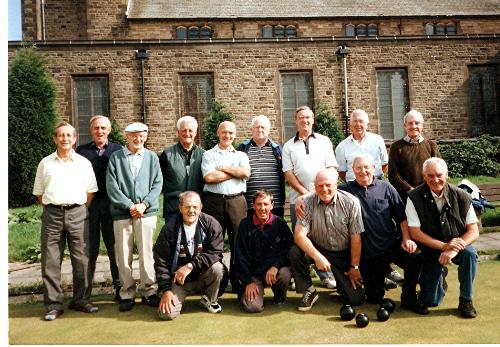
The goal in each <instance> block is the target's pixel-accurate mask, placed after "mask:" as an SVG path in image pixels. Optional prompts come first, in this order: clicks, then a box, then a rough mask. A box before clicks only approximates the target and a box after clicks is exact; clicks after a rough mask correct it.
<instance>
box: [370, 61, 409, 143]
mask: <svg viewBox="0 0 500 347" xmlns="http://www.w3.org/2000/svg"><path fill="white" fill-rule="evenodd" d="M407 80H408V78H407V73H406V70H405V69H395V70H379V71H377V106H378V118H379V134H380V135H381V136H382V137H383V138H384V139H398V138H401V137H403V136H404V129H403V116H404V115H405V113H406V110H407V109H408V81H407Z"/></svg>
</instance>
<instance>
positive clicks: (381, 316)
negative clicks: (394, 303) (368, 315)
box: [377, 307, 390, 322]
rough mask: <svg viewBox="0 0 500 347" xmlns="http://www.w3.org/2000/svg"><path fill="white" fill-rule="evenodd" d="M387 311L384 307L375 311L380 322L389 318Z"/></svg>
mask: <svg viewBox="0 0 500 347" xmlns="http://www.w3.org/2000/svg"><path fill="white" fill-rule="evenodd" d="M389 315H390V313H389V311H387V310H386V309H385V308H383V307H381V308H379V309H378V311H377V319H378V320H379V321H381V322H385V321H386V320H388V319H389Z"/></svg>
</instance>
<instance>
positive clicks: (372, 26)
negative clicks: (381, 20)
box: [368, 24, 378, 36]
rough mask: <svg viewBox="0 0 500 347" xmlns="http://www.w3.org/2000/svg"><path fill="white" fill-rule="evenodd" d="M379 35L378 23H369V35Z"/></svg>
mask: <svg viewBox="0 0 500 347" xmlns="http://www.w3.org/2000/svg"><path fill="white" fill-rule="evenodd" d="M377 35H378V26H377V25H376V24H370V25H368V36H377Z"/></svg>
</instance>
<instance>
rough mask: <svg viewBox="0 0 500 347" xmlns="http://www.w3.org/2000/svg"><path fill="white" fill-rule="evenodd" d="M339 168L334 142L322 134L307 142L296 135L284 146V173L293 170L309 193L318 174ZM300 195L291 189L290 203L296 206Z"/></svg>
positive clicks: (311, 137)
mask: <svg viewBox="0 0 500 347" xmlns="http://www.w3.org/2000/svg"><path fill="white" fill-rule="evenodd" d="M337 166H338V165H337V161H336V160H335V154H334V153H333V146H332V142H331V141H330V139H329V138H328V137H326V136H323V135H321V134H318V133H312V134H311V135H310V136H309V138H308V140H307V142H306V141H303V140H300V139H299V138H298V135H295V137H293V138H291V139H290V140H288V141H287V142H286V143H285V145H284V146H283V172H287V171H290V170H293V173H294V174H295V176H296V177H297V179H298V180H299V182H300V183H301V184H302V185H303V186H304V187H305V188H306V189H307V190H309V191H312V190H313V188H314V179H315V178H316V174H317V173H318V172H320V171H321V170H324V169H326V168H329V167H337ZM300 195H301V194H299V192H297V191H295V190H294V189H290V194H289V196H288V199H289V201H290V203H291V204H295V200H297V198H298V197H299V196H300Z"/></svg>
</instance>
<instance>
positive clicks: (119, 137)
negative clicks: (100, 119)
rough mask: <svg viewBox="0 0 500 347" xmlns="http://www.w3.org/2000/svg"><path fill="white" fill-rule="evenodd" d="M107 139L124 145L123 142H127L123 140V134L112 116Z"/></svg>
mask: <svg viewBox="0 0 500 347" xmlns="http://www.w3.org/2000/svg"><path fill="white" fill-rule="evenodd" d="M108 139H109V141H111V142H114V143H117V144H119V145H125V143H126V142H127V141H126V140H125V136H123V133H122V131H121V130H120V126H119V125H118V122H117V121H116V120H115V119H114V118H113V119H111V132H110V133H109V135H108Z"/></svg>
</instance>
